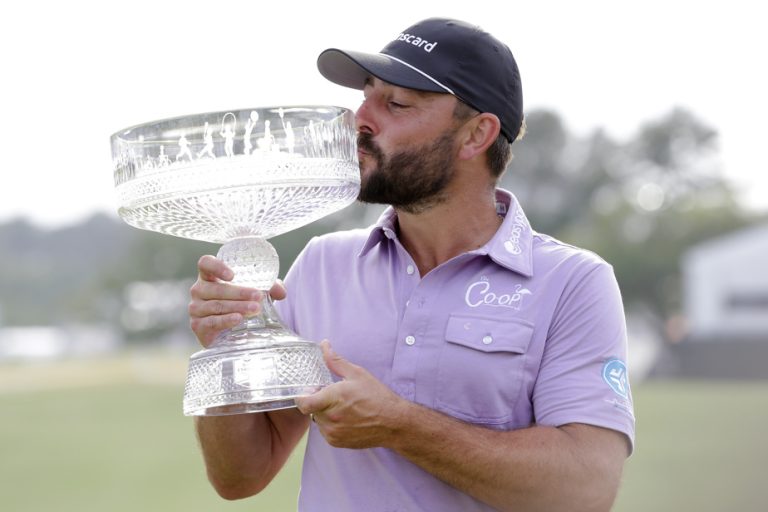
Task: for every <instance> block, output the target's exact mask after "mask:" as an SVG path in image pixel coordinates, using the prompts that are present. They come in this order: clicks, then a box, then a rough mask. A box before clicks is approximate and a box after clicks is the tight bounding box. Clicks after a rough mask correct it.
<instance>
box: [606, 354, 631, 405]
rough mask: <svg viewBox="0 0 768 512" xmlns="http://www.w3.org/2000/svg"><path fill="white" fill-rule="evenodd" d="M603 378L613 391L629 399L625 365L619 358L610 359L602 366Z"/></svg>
mask: <svg viewBox="0 0 768 512" xmlns="http://www.w3.org/2000/svg"><path fill="white" fill-rule="evenodd" d="M603 380H604V381H605V382H606V384H608V386H610V388H611V389H612V390H613V392H614V393H616V394H617V395H619V396H620V397H622V398H624V399H625V400H626V399H629V378H628V376H627V366H626V365H625V364H624V361H622V360H621V359H611V360H609V361H606V363H605V365H604V366H603Z"/></svg>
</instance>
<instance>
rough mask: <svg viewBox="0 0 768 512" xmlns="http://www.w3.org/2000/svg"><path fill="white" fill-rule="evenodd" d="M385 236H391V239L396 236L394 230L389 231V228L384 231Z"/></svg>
mask: <svg viewBox="0 0 768 512" xmlns="http://www.w3.org/2000/svg"><path fill="white" fill-rule="evenodd" d="M384 236H385V237H387V238H389V239H390V240H392V239H394V238H395V234H394V233H393V232H391V231H389V230H385V231H384Z"/></svg>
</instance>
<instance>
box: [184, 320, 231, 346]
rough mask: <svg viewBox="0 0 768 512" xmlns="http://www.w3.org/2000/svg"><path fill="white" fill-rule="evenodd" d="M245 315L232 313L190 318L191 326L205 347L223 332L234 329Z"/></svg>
mask: <svg viewBox="0 0 768 512" xmlns="http://www.w3.org/2000/svg"><path fill="white" fill-rule="evenodd" d="M243 318H244V317H243V315H241V314H240V313H230V314H227V315H216V316H206V317H202V318H200V317H190V319H189V326H190V327H191V328H192V331H194V333H195V335H196V336H197V339H198V340H199V341H200V344H201V345H203V346H204V347H208V345H210V344H211V342H213V340H215V339H216V337H217V336H218V335H219V333H221V332H222V331H224V330H226V329H232V328H233V327H235V326H236V325H237V324H239V323H240V322H242V321H243Z"/></svg>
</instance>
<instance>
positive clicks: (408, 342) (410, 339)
mask: <svg viewBox="0 0 768 512" xmlns="http://www.w3.org/2000/svg"><path fill="white" fill-rule="evenodd" d="M414 343H416V338H414V337H413V336H406V337H405V344H406V345H413V344H414Z"/></svg>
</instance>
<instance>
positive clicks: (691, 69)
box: [0, 0, 768, 512]
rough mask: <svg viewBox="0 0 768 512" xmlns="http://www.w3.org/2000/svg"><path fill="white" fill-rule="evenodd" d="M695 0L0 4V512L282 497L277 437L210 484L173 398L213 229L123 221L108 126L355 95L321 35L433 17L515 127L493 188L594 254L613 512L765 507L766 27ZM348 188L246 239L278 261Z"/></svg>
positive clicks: (196, 505) (368, 40) (189, 506)
mask: <svg viewBox="0 0 768 512" xmlns="http://www.w3.org/2000/svg"><path fill="white" fill-rule="evenodd" d="M752 5H753V4H751V3H750V2H746V1H743V2H742V1H740V0H734V1H732V2H729V3H728V4H727V5H724V4H722V3H715V2H706V1H704V2H702V1H699V2H693V1H678V2H661V1H658V2H656V1H653V0H649V1H644V2H635V1H627V2H621V3H618V2H608V1H594V0H593V1H589V0H586V1H583V2H576V3H574V2H566V1H546V0H544V1H541V2H535V5H534V2H529V3H527V4H525V5H517V4H505V5H504V6H502V4H498V3H492V2H487V3H485V2H473V3H472V5H471V6H467V5H463V3H459V2H456V3H452V2H435V1H424V2H419V3H414V2H404V1H389V2H385V3H379V4H370V3H369V4H365V5H362V4H359V3H354V2H344V1H338V2H322V3H321V2H292V3H290V5H288V4H285V5H264V3H261V4H259V3H257V2H244V1H233V2H219V3H216V4H213V3H207V2H196V1H186V2H180V1H166V2H148V1H142V0H136V1H134V2H131V3H112V2H99V3H96V2H86V1H79V0H73V1H72V2H66V3H54V2H44V1H43V2H26V3H19V2H17V3H15V4H13V5H11V6H6V7H4V8H3V16H2V17H1V18H0V43H1V44H2V47H3V48H4V50H3V71H4V73H3V74H4V78H2V84H3V93H2V94H1V95H0V107H1V110H0V111H1V112H2V114H3V117H4V123H2V125H0V140H2V141H3V145H2V149H0V169H2V177H3V180H2V183H0V508H2V509H3V510H9V511H38V510H49V509H52V508H56V509H57V510H61V511H68V510H78V511H90V510H94V511H95V510H100V511H101V510H133V509H135V508H136V507H137V506H138V507H140V508H143V509H145V510H178V509H181V508H182V507H183V508H184V509H185V510H190V511H193V510H201V511H202V510H246V509H248V510H255V509H261V510H279V511H282V510H293V509H295V502H296V495H297V492H298V475H299V470H300V464H301V451H300V450H299V451H297V453H296V454H295V455H294V457H293V458H292V459H291V461H290V463H289V466H288V467H287V468H286V470H285V471H283V473H282V474H281V475H280V477H279V478H278V480H277V481H276V482H274V483H273V485H272V486H270V488H269V489H268V490H267V491H266V492H265V493H264V494H263V495H260V496H258V497H255V498H253V499H250V500H246V501H244V502H237V503H229V502H224V501H223V500H221V499H219V498H218V497H217V496H216V495H215V493H214V492H213V491H212V490H211V489H210V486H209V485H208V484H207V482H206V479H205V475H204V470H203V466H202V460H201V457H200V455H199V453H198V448H197V445H196V440H195V437H194V432H193V428H192V423H191V420H189V419H188V418H184V417H183V416H182V415H181V395H182V391H183V382H184V377H185V371H186V363H187V358H188V356H189V355H190V354H191V353H192V352H193V351H195V350H196V349H197V346H196V344H195V342H194V337H193V336H192V334H191V332H190V331H189V328H188V324H187V317H186V305H187V302H188V300H189V299H188V290H189V287H190V286H191V284H192V282H193V281H194V278H195V263H196V261H197V259H198V258H199V256H200V255H202V254H206V253H214V254H215V252H216V251H217V249H218V247H217V246H213V245H210V244H205V243H200V242H192V241H189V240H183V239H177V238H173V237H169V236H163V235H158V234H154V233H149V232H144V231H140V230H136V229H133V228H130V227H128V226H127V225H125V224H124V223H122V221H121V220H120V219H119V218H118V217H117V215H116V213H115V210H116V208H115V198H114V195H113V184H112V175H111V168H112V164H111V160H110V152H109V136H110V135H111V134H112V133H113V132H116V131H118V130H120V129H122V128H125V127H128V126H131V125H134V124H138V123H142V122H145V121H150V120H153V119H158V118H164V117H172V116H177V115H183V114H190V113H197V112H206V111H214V110H225V109H236V108H246V107H255V106H267V105H291V104H338V105H342V106H347V107H350V108H355V107H356V106H357V105H358V104H359V102H360V100H361V94H360V93H359V92H358V91H351V90H346V89H343V88H340V87H338V86H335V85H333V84H330V83H327V82H325V81H324V80H323V79H322V77H320V75H319V74H318V73H317V72H316V68H315V64H314V62H315V59H316V57H317V54H318V53H319V52H320V51H321V50H323V49H325V48H327V47H339V48H347V49H356V50H363V51H378V50H379V49H380V48H381V47H383V46H384V45H385V44H386V43H387V42H389V41H390V40H391V39H393V38H394V37H396V36H397V34H398V33H399V32H400V31H402V30H404V29H405V28H406V27H408V26H409V25H411V24H412V23H414V22H415V21H417V20H419V19H422V18H426V17H429V16H436V15H437V16H449V17H456V18H460V19H464V20H466V21H469V22H473V23H477V24H479V25H481V26H482V27H483V28H485V29H486V30H488V31H490V32H491V33H493V34H495V35H496V36H497V37H498V38H500V39H502V40H503V41H505V42H506V43H507V44H508V45H509V46H510V48H511V49H512V51H513V52H514V54H515V56H516V58H517V60H518V63H519V65H520V68H521V73H522V77H523V85H524V90H525V95H526V116H527V123H528V134H527V135H526V137H525V139H524V140H523V141H522V142H520V143H516V144H515V146H514V153H515V158H514V160H513V162H512V164H511V165H510V167H509V169H508V171H507V173H506V174H505V176H504V178H503V181H502V186H504V187H505V188H508V189H510V190H512V191H513V192H514V193H515V194H516V195H517V197H518V199H519V200H520V201H521V202H522V204H523V206H524V208H525V210H526V213H527V214H528V216H529V218H530V220H531V223H532V225H533V226H534V228H535V229H536V230H538V231H541V232H544V233H547V234H551V235H553V236H555V237H557V238H560V239H561V240H563V241H566V242H568V243H571V244H574V245H578V246H581V247H584V248H587V249H591V250H593V251H595V252H597V253H598V254H600V255H601V256H602V257H603V258H605V259H606V260H607V261H608V262H610V263H611V264H612V265H613V266H614V268H615V271H616V274H617V277H618V279H619V283H620V285H621V288H622V292H623V296H624V301H625V306H626V312H627V320H628V326H629V335H630V336H629V349H630V375H631V379H632V386H633V394H634V398H635V407H636V410H635V413H636V416H637V447H636V452H635V454H634V455H633V456H632V457H631V458H630V460H629V462H628V464H627V469H626V472H625V476H624V483H623V485H622V489H621V492H620V495H619V499H618V502H617V504H616V507H615V510H617V511H620V512H629V511H640V510H643V511H645V510H655V511H672V510H675V511H677V510H681V509H683V510H698V511H722V510H740V511H742V512H747V511H763V510H765V509H766V506H768V489H766V488H765V486H764V485H763V481H764V480H765V474H766V472H765V466H764V463H763V461H764V460H765V459H766V457H767V456H768V443H766V442H765V440H764V432H765V427H764V425H765V424H766V423H767V422H768V364H766V363H768V266H766V263H765V261H766V260H765V254H766V253H767V252H768V199H766V197H768V172H766V170H768V169H766V159H765V157H764V155H763V152H762V148H763V147H764V142H763V141H762V139H761V138H759V137H761V135H762V134H763V133H764V131H765V130H764V128H763V126H762V123H763V122H764V120H765V119H766V118H768V102H766V99H765V95H764V91H765V90H768V74H767V73H766V71H765V66H763V65H762V64H761V62H762V61H763V60H764V57H763V56H762V53H763V52H764V49H765V48H766V47H768V36H767V35H766V33H765V31H764V30H763V29H762V27H761V26H759V24H760V25H761V24H762V23H761V22H760V21H759V20H761V18H760V16H758V15H757V12H756V7H753V6H752ZM380 211H381V208H377V207H363V206H361V205H354V206H351V207H349V208H347V209H346V210H344V211H342V212H339V213H338V214H335V215H333V216H330V217H328V218H326V219H323V220H321V221H318V222H316V223H314V224H311V225H309V226H306V227H304V228H302V229H299V230H296V231H293V232H291V233H288V234H285V235H282V236H280V237H277V238H275V239H273V240H272V242H273V244H274V245H275V247H276V248H277V250H278V253H279V254H280V257H281V266H282V271H281V274H282V273H284V271H285V270H286V269H287V268H288V267H289V266H290V264H291V262H292V261H293V258H294V257H295V256H296V254H298V252H299V251H300V250H301V248H302V247H303V246H304V244H306V242H307V241H308V240H309V238H311V237H312V236H315V235H318V234H321V233H324V232H327V231H332V230H337V229H345V228H349V227H360V226H364V225H367V224H369V223H370V222H373V221H374V220H375V219H376V217H377V216H378V214H379V213H380Z"/></svg>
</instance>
